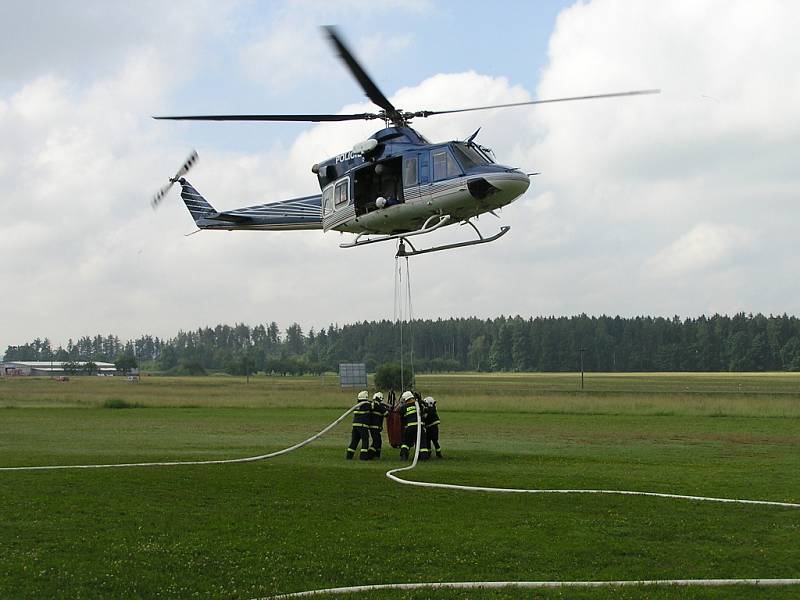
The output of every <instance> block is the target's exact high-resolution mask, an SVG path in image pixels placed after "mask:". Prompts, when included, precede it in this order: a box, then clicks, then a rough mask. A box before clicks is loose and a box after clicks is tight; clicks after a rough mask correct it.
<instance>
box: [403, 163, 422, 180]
mask: <svg viewBox="0 0 800 600" xmlns="http://www.w3.org/2000/svg"><path fill="white" fill-rule="evenodd" d="M418 183H419V175H418V172H417V159H416V157H414V158H407V159H405V171H404V172H403V186H405V187H410V186H412V185H417V184H418Z"/></svg>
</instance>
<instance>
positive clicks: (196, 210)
mask: <svg viewBox="0 0 800 600" xmlns="http://www.w3.org/2000/svg"><path fill="white" fill-rule="evenodd" d="M178 183H180V184H181V198H183V202H184V204H186V208H188V209H189V212H190V213H192V218H193V219H194V220H195V221H197V220H198V219H202V218H203V217H207V216H208V215H210V214H212V213H216V212H217V211H216V210H214V207H213V206H211V205H210V204H209V203H208V201H207V200H206V199H205V198H203V197H202V196H201V195H200V192H198V191H197V190H196V189H194V187H193V186H192V184H191V183H189V182H188V181H186V180H185V179H184V178H183V177H181V178H180V179H179V180H178Z"/></svg>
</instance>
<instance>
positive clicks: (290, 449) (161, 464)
mask: <svg viewBox="0 0 800 600" xmlns="http://www.w3.org/2000/svg"><path fill="white" fill-rule="evenodd" d="M356 406H358V404H354V405H353V406H351V407H350V408H348V409H347V410H346V411H344V413H343V414H342V415H341V416H340V417H339V418H337V419H336V420H335V421H334V422H333V423H331V424H330V425H328V426H327V427H325V428H324V429H323V430H322V431H320V432H319V433H315V434H314V435H312V436H311V437H310V438H308V439H307V440H303V441H302V442H300V443H297V444H295V445H294V446H289V447H288V448H284V449H283V450H276V451H275V452H270V453H269V454H259V455H258V456H246V457H244V458H228V459H224V460H174V461H168V462H140V463H116V464H108V465H46V466H41V467H0V471H50V470H53V469H112V468H120V467H178V466H185V465H230V464H233V463H246V462H256V461H259V460H267V459H268V458H275V457H277V456H283V455H284V454H289V452H294V451H295V450H298V449H300V448H302V447H303V446H306V445H308V444H310V443H311V442H313V441H314V440H316V439H319V438H321V437H322V436H323V435H325V434H326V433H328V432H329V431H330V430H331V429H333V428H334V427H336V426H337V425H338V424H339V423H341V422H342V420H343V419H344V418H345V417H346V416H347V415H349V414H350V413H351V412H353V411H354V410H355V409H356Z"/></svg>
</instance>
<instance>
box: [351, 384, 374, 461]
mask: <svg viewBox="0 0 800 600" xmlns="http://www.w3.org/2000/svg"><path fill="white" fill-rule="evenodd" d="M369 415H370V401H369V392H367V390H364V391H362V392H359V393H358V405H357V406H356V409H355V410H354V411H353V431H352V433H351V435H350V445H349V446H348V447H347V457H346V458H347V460H353V456H354V455H355V453H356V448H358V445H359V444H361V451H360V453H359V458H360V459H361V460H369Z"/></svg>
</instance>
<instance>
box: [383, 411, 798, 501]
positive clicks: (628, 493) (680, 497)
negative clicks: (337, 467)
mask: <svg viewBox="0 0 800 600" xmlns="http://www.w3.org/2000/svg"><path fill="white" fill-rule="evenodd" d="M415 404H416V405H417V411H419V405H418V404H417V403H416V402H415ZM417 414H419V412H418V413H417ZM421 437H422V429H421V427H420V426H419V425H418V426H417V445H416V447H415V452H414V460H413V461H412V462H411V464H410V465H409V466H407V467H401V468H399V469H391V470H389V471H386V476H387V477H388V478H389V479H391V480H392V481H395V482H397V483H402V484H403V485H414V486H417V487H427V488H442V489H445V490H459V491H465V492H495V493H502V494H616V495H622V496H654V497H656V498H673V499H676V500H698V501H702V502H726V503H732V504H759V505H765V506H782V507H784V508H800V504H797V503H794V502H774V501H770V500H742V499H738V498H713V497H710V496H687V495H685V494H663V493H660V492H633V491H629V490H571V489H569V490H526V489H521V488H498V487H482V486H474V485H456V484H453V483H430V482H427V481H411V480H408V479H401V478H400V477H397V476H396V475H395V473H399V472H401V471H410V470H411V469H413V468H414V467H416V466H417V459H418V458H419V444H420V439H421Z"/></svg>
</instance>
